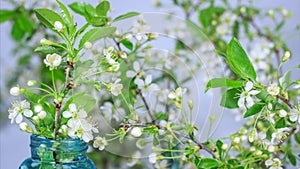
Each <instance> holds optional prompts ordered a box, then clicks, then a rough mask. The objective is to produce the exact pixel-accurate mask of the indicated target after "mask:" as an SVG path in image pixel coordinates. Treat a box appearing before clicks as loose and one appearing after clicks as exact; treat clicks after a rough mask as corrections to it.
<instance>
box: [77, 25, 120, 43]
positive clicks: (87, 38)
mask: <svg viewBox="0 0 300 169" xmlns="http://www.w3.org/2000/svg"><path fill="white" fill-rule="evenodd" d="M115 31H116V27H112V26H107V27H99V28H93V29H91V30H89V31H88V32H87V33H86V34H84V35H83V37H82V39H81V40H80V43H79V48H82V47H83V45H84V43H85V42H91V43H93V42H94V41H96V40H99V39H101V38H105V37H108V36H110V35H112V34H113V33H114V32H115Z"/></svg>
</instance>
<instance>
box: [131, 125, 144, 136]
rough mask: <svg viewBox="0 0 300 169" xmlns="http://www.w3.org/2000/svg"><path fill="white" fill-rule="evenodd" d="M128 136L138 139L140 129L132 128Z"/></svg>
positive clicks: (140, 133)
mask: <svg viewBox="0 0 300 169" xmlns="http://www.w3.org/2000/svg"><path fill="white" fill-rule="evenodd" d="M130 134H131V135H132V136H133V137H140V136H141V135H142V134H143V132H142V129H141V128H139V127H134V128H133V129H131V132H130Z"/></svg>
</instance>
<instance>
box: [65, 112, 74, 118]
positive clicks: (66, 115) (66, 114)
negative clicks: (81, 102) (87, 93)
mask: <svg viewBox="0 0 300 169" xmlns="http://www.w3.org/2000/svg"><path fill="white" fill-rule="evenodd" d="M72 115H73V113H72V112H71V111H64V112H63V117H64V118H70V117H72Z"/></svg>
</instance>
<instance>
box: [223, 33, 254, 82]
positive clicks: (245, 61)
mask: <svg viewBox="0 0 300 169" xmlns="http://www.w3.org/2000/svg"><path fill="white" fill-rule="evenodd" d="M227 55H228V61H229V62H230V64H229V66H230V68H233V69H234V70H235V71H236V72H235V73H237V74H238V75H240V76H241V77H242V78H245V79H247V78H250V79H252V80H256V72H255V70H254V68H253V65H252V64H251V62H250V60H249V58H248V56H247V54H246V52H245V51H244V49H243V48H242V46H241V44H240V43H239V42H238V40H237V39H236V38H232V39H231V41H230V42H229V45H228V47H227Z"/></svg>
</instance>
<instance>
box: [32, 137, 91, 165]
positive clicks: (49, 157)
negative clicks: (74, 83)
mask: <svg viewBox="0 0 300 169" xmlns="http://www.w3.org/2000/svg"><path fill="white" fill-rule="evenodd" d="M30 141H31V142H30V147H31V157H32V158H33V159H38V160H44V161H49V162H51V161H56V162H57V161H63V162H65V161H74V160H80V159H83V158H86V151H87V149H88V145H87V143H86V142H84V141H82V140H79V139H64V140H50V139H46V138H43V137H39V136H36V135H32V136H31V140H30Z"/></svg>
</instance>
